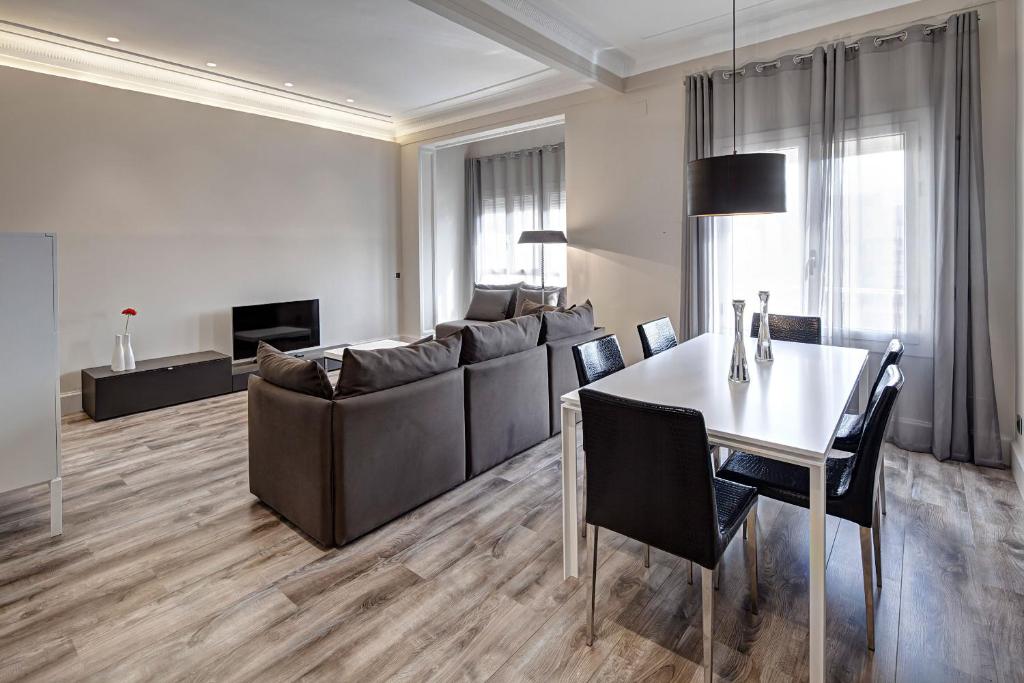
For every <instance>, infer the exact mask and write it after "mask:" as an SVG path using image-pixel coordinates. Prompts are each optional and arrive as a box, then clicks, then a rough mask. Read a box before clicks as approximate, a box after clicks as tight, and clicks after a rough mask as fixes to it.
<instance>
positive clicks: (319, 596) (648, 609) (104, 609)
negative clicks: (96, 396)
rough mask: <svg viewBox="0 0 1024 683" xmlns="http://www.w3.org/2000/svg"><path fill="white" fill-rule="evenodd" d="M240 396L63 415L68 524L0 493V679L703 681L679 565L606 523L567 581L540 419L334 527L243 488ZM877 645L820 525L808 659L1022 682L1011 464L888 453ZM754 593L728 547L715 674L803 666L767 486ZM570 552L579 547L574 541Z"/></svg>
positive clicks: (803, 599)
mask: <svg viewBox="0 0 1024 683" xmlns="http://www.w3.org/2000/svg"><path fill="white" fill-rule="evenodd" d="M245 421H246V409H245V394H236V395H233V396H227V397H221V398H217V399H212V400H208V401H203V402H198V403H193V404H189V405H186V406H182V407H179V408H172V409H167V410H163V411H157V412H152V413H148V414H145V415H139V416H134V417H129V418H124V419H119V420H111V421H109V422H104V423H99V424H97V423H93V422H92V421H90V420H88V419H87V418H85V417H84V416H78V417H75V418H72V419H70V420H68V421H67V422H66V424H65V426H64V464H65V475H64V476H65V479H64V482H65V483H64V491H65V512H66V518H65V527H64V528H65V534H64V536H63V537H61V538H58V539H50V538H49V537H48V529H49V526H48V517H47V510H46V508H45V505H46V502H47V495H46V491H45V487H43V488H34V489H31V490H28V491H24V492H18V493H15V494H6V495H4V496H0V680H3V681H6V680H14V679H22V678H28V679H38V680H48V681H49V680H101V681H129V680H141V679H146V680H154V679H155V680H170V679H186V678H187V679H190V680H202V681H233V680H267V681H277V680H292V679H297V678H306V679H321V680H349V681H372V680H383V679H405V680H412V681H422V680H427V679H433V680H443V681H448V680H457V679H467V680H485V679H493V680H496V681H518V680H535V681H550V680H562V679H567V680H658V681H698V680H702V679H701V676H702V669H701V667H700V665H699V662H700V658H701V638H700V634H701V616H700V586H699V581H700V579H699V572H698V573H697V579H696V583H695V585H693V586H690V585H687V581H686V573H687V572H686V564H685V563H684V562H682V561H680V560H677V559H676V558H673V557H670V556H668V555H666V554H664V553H660V552H657V551H655V552H654V553H653V557H652V561H653V563H652V566H651V568H650V569H649V570H645V569H644V568H643V565H642V563H641V559H640V546H639V545H638V544H637V543H635V542H633V541H630V540H628V539H625V538H622V537H620V536H615V535H614V534H611V533H607V532H606V534H602V543H601V551H602V552H601V566H600V570H599V572H598V576H599V583H598V611H597V639H596V642H595V643H594V646H593V648H588V647H587V646H586V644H585V640H584V628H585V627H584V615H585V605H586V591H585V590H584V588H583V586H584V585H585V583H586V581H587V578H586V577H584V578H582V579H580V580H575V579H574V580H570V581H563V580H562V550H561V526H560V525H561V515H560V510H559V507H560V505H561V496H560V492H559V457H558V449H559V442H558V440H557V439H554V440H551V441H548V442H546V443H544V444H541V445H540V446H538V447H537V448H535V449H533V450H531V451H529V452H527V453H526V454H524V455H522V456H520V457H518V458H515V459H513V460H512V461H509V462H508V463H505V464H504V465H502V466H500V467H498V468H497V469H495V470H492V471H490V472H488V473H486V474H484V475H483V476H481V477H479V478H477V479H475V480H473V481H471V482H469V483H467V484H465V485H463V486H461V487H460V488H458V489H456V490H454V491H452V492H451V493H449V494H447V495H445V496H443V497H441V498H439V499H438V500H435V501H433V502H432V503H429V504H428V505H426V506H424V507H422V508H420V509H418V510H416V511H414V512H413V513H411V514H409V515H406V516H405V517H402V518H400V519H398V520H396V521H395V522H393V523H392V524H390V525H388V526H387V527H385V528H384V529H382V530H380V531H378V532H376V533H373V534H371V535H369V536H367V537H365V538H363V539H361V540H359V541H357V542H355V543H353V544H352V545H350V546H348V547H346V548H343V549H340V550H327V549H324V548H321V547H318V546H317V545H315V544H314V543H313V542H311V541H310V540H309V539H308V538H306V537H304V536H303V535H302V534H300V533H299V532H297V531H296V530H295V529H294V528H292V527H290V526H289V525H288V524H286V523H284V522H283V521H282V520H281V519H280V518H279V517H277V516H275V515H274V514H273V513H271V512H270V511H269V510H268V509H267V508H265V507H263V506H262V505H261V504H260V503H258V502H257V501H256V500H255V499H254V498H253V497H252V496H251V495H250V494H249V491H248V485H247V479H246V425H245ZM886 476H887V482H888V490H889V514H888V517H887V518H886V519H885V522H884V526H883V534H882V539H883V562H884V587H883V589H882V590H881V592H880V593H879V594H878V597H877V601H878V602H877V605H878V607H877V610H878V613H877V639H878V650H877V652H875V653H874V655H871V654H869V653H868V651H867V650H866V648H865V645H864V643H865V641H864V608H863V594H862V583H861V575H860V571H861V564H860V556H859V545H858V535H857V530H856V528H855V527H853V526H851V525H850V524H848V523H846V522H843V523H839V522H838V521H836V520H833V519H831V518H830V520H829V525H828V542H829V548H830V550H829V559H828V567H827V581H828V641H827V657H828V666H829V669H828V678H829V680H834V681H860V680H882V681H893V680H897V681H947V680H950V681H952V680H964V681H982V680H991V681H1020V680H1024V504H1022V502H1021V499H1020V496H1019V494H1018V492H1017V489H1016V488H1015V486H1014V484H1013V481H1012V479H1011V477H1010V475H1009V473H1008V472H999V471H992V470H983V469H976V468H973V467H967V466H960V465H956V464H939V463H937V462H936V461H935V460H933V459H932V458H931V457H930V456H923V455H914V454H906V453H902V452H896V451H889V452H888V454H887V462H886ZM759 528H760V534H761V536H760V548H761V557H760V561H761V574H760V575H761V581H760V591H761V599H762V604H761V610H760V615H759V616H753V615H752V614H751V613H750V612H749V611H748V610H747V599H748V595H747V583H746V571H745V569H744V566H745V563H744V561H743V560H744V558H743V553H744V548H743V547H742V543H739V542H736V543H733V545H732V547H731V548H730V550H729V552H728V554H727V555H726V558H725V565H724V570H723V575H722V581H721V590H720V592H719V593H718V597H717V610H718V612H717V618H716V620H715V634H716V637H715V656H716V664H715V673H716V675H717V676H718V677H720V678H721V679H722V680H743V681H746V680H765V681H791V680H802V679H804V678H806V671H807V560H806V547H807V515H806V513H805V511H803V510H800V509H797V508H794V507H789V506H785V505H781V504H776V503H773V502H772V501H767V500H766V501H763V502H762V505H761V514H760V525H759ZM581 566H584V565H581Z"/></svg>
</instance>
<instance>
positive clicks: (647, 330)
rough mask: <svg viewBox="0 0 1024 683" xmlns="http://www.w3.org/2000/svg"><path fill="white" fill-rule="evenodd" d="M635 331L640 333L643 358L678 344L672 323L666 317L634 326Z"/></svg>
mask: <svg viewBox="0 0 1024 683" xmlns="http://www.w3.org/2000/svg"><path fill="white" fill-rule="evenodd" d="M636 330H637V332H639V333H640V347H641V348H642V349H643V352H644V358H650V357H651V356H656V355H658V354H659V353H661V352H662V351H668V350H669V349H671V348H672V347H674V346H677V345H678V344H679V341H678V340H677V339H676V331H675V330H674V329H672V321H671V320H669V319H668V318H667V317H665V318H658V319H657V320H651V321H650V322H646V323H641V324H639V325H637V326H636Z"/></svg>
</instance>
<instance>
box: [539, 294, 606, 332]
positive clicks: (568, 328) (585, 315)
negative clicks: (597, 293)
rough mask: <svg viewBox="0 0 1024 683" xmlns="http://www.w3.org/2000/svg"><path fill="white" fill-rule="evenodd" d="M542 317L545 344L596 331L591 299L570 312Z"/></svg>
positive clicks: (557, 312)
mask: <svg viewBox="0 0 1024 683" xmlns="http://www.w3.org/2000/svg"><path fill="white" fill-rule="evenodd" d="M542 317H543V329H542V330H541V340H542V341H545V342H549V341H557V340H559V339H566V338H568V337H575V336H576V335H580V334H586V333H588V332H592V331H593V330H594V305H593V304H591V303H590V299H587V303H585V304H583V305H581V306H573V307H572V308H570V309H569V310H568V311H561V312H559V311H552V312H549V313H544V314H542Z"/></svg>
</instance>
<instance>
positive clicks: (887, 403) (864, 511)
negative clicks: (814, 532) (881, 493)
mask: <svg viewBox="0 0 1024 683" xmlns="http://www.w3.org/2000/svg"><path fill="white" fill-rule="evenodd" d="M902 389H903V372H902V371H901V370H900V368H899V366H898V365H890V366H889V367H887V368H886V369H885V371H884V372H883V373H882V377H881V379H880V381H879V382H878V384H877V385H876V386H875V391H874V394H872V396H871V398H870V400H869V401H868V409H867V413H866V415H865V416H864V433H863V435H862V436H861V439H860V444H859V445H858V446H857V451H856V453H854V454H853V456H851V457H854V458H856V459H857V460H856V462H855V463H854V465H853V469H852V471H851V474H850V484H849V487H847V489H846V492H845V493H844V494H843V495H842V496H841V497H839V498H836V499H832V500H829V514H833V515H835V516H837V517H841V518H843V519H848V520H850V521H851V522H855V523H857V524H859V525H860V526H863V527H870V526H871V525H872V513H873V509H874V494H875V480H876V477H877V476H878V462H879V456H880V454H881V451H882V443H883V441H884V439H885V430H886V428H887V427H888V425H889V418H890V417H891V416H892V411H893V407H894V406H895V405H896V399H897V398H899V394H900V391H901V390H902ZM833 506H834V507H835V509H834V510H833Z"/></svg>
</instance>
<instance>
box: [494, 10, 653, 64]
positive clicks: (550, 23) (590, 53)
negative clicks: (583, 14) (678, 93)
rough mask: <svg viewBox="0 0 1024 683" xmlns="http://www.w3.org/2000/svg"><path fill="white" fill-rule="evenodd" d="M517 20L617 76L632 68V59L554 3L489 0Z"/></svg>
mask: <svg viewBox="0 0 1024 683" xmlns="http://www.w3.org/2000/svg"><path fill="white" fill-rule="evenodd" d="M489 2H490V4H492V5H496V6H498V9H501V10H502V11H504V12H505V13H506V14H509V15H511V16H513V17H515V18H517V19H519V21H520V22H522V23H524V24H526V25H527V26H531V27H533V28H535V29H537V30H538V31H540V32H541V33H544V34H545V35H547V36H548V37H549V38H551V39H552V40H555V41H556V42H559V43H562V44H563V45H565V46H566V47H567V48H569V49H570V50H572V51H573V52H575V53H576V54H578V55H580V56H582V57H584V58H586V59H588V60H589V61H591V62H594V63H595V64H599V65H601V66H603V67H604V68H606V69H608V70H609V71H611V72H612V73H614V74H616V75H617V76H621V77H623V78H625V77H626V76H628V75H629V74H630V72H631V70H632V68H633V59H632V57H630V56H629V55H627V54H626V53H624V52H622V51H621V50H619V49H617V48H616V47H615V46H614V45H612V43H611V42H610V41H608V40H605V39H604V38H600V37H598V36H595V35H594V34H592V33H590V32H589V31H588V30H587V29H586V28H584V27H583V26H580V25H579V24H578V23H576V22H575V21H573V20H572V19H571V18H569V17H567V16H565V15H564V14H560V13H557V10H556V7H555V6H554V5H549V6H546V7H538V6H537V5H536V4H535V3H534V2H531V1H530V0H489Z"/></svg>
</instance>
